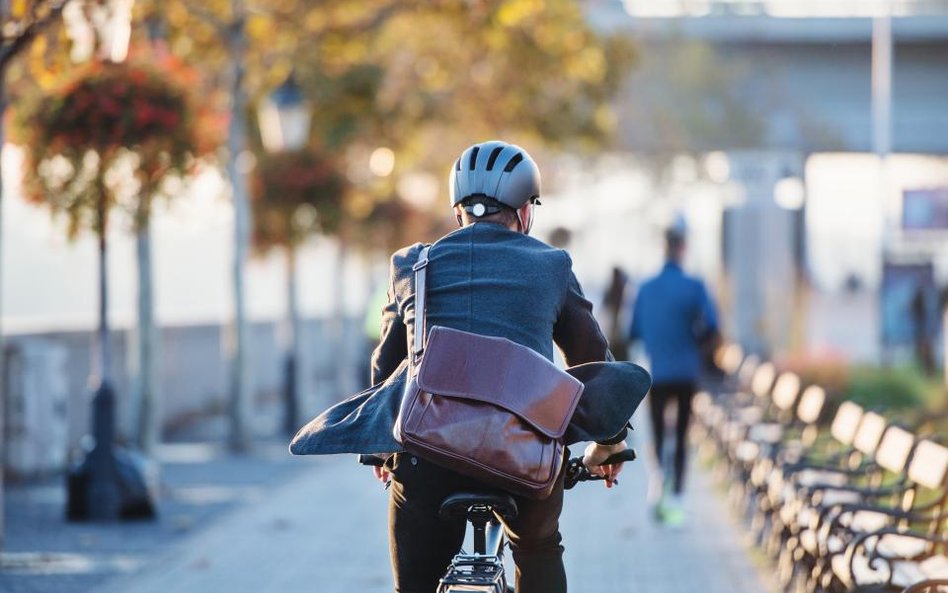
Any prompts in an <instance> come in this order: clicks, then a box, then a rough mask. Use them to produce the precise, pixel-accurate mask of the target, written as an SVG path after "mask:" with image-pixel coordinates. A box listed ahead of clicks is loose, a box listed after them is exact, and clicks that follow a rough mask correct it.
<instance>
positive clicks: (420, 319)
mask: <svg viewBox="0 0 948 593" xmlns="http://www.w3.org/2000/svg"><path fill="white" fill-rule="evenodd" d="M430 249H431V246H430V245H426V246H425V247H423V248H422V250H421V253H420V254H419V255H418V261H417V262H416V263H415V265H414V266H412V270H414V272H415V325H414V328H413V330H412V331H413V333H414V334H415V335H414V336H413V341H414V348H413V352H412V362H413V363H417V362H418V360H419V359H420V358H421V355H422V353H424V351H425V317H426V315H425V292H426V289H427V285H426V273H425V272H426V268H427V267H428V251H429V250H430Z"/></svg>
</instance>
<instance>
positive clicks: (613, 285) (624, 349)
mask: <svg viewBox="0 0 948 593" xmlns="http://www.w3.org/2000/svg"><path fill="white" fill-rule="evenodd" d="M628 286H629V276H628V274H626V273H625V270H623V269H622V268H620V267H619V266H613V267H612V280H610V281H609V288H607V289H606V294H605V296H604V297H603V299H602V308H603V310H604V311H605V315H606V317H605V319H604V320H603V324H604V325H605V328H604V329H605V330H606V338H607V339H608V340H609V350H610V351H611V352H612V356H613V358H615V359H616V360H626V359H628V357H629V351H628V348H629V340H628V337H627V335H626V334H627V332H626V328H627V327H628V321H627V319H626V301H627V298H626V295H627V289H628Z"/></svg>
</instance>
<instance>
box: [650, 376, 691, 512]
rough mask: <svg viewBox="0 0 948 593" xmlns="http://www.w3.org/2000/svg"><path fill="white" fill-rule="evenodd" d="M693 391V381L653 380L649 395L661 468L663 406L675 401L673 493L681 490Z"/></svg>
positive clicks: (657, 455) (663, 439) (653, 433)
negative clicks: (662, 381) (671, 381)
mask: <svg viewBox="0 0 948 593" xmlns="http://www.w3.org/2000/svg"><path fill="white" fill-rule="evenodd" d="M694 394H695V384H694V382H691V381H680V382H674V383H655V384H654V385H652V391H651V393H650V394H649V410H650V411H651V416H652V438H653V439H654V445H655V456H656V457H657V458H658V464H659V465H660V466H662V469H667V468H665V467H664V464H665V457H664V456H663V455H662V449H663V448H664V444H665V408H667V407H668V404H669V402H673V401H674V402H677V403H678V415H677V417H678V418H677V421H676V422H675V482H674V485H673V488H674V492H675V494H681V492H682V490H683V489H684V479H685V455H686V452H687V446H688V443H687V442H686V438H687V436H688V423H689V422H691V400H692V398H693V396H694Z"/></svg>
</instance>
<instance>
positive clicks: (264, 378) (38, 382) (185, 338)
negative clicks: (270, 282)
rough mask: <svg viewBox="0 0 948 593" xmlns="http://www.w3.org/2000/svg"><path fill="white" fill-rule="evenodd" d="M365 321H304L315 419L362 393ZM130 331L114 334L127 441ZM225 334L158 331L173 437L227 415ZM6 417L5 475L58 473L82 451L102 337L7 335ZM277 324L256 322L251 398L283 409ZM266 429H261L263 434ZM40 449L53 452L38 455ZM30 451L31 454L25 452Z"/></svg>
mask: <svg viewBox="0 0 948 593" xmlns="http://www.w3.org/2000/svg"><path fill="white" fill-rule="evenodd" d="M360 326H361V321H359V320H354V319H350V320H347V321H346V322H345V326H344V327H341V326H336V325H335V324H333V323H332V322H330V321H328V320H325V319H309V320H305V321H304V322H303V327H302V335H301V344H302V360H301V364H302V369H301V378H302V386H301V395H302V399H303V402H302V406H301V412H302V414H303V416H304V417H309V416H311V415H313V414H314V413H316V412H317V411H319V410H321V409H323V408H325V407H326V406H328V405H329V404H331V403H332V402H335V401H338V400H339V399H341V398H342V397H344V396H346V395H348V394H350V393H352V392H355V391H356V390H357V389H359V388H360V387H361V380H360V377H361V376H362V371H363V369H364V368H367V367H366V366H365V364H366V363H365V356H366V354H365V353H366V350H365V346H364V343H363V341H362V338H361V333H360ZM130 338H131V334H130V333H129V332H126V331H115V332H113V340H114V342H113V369H114V371H113V372H114V374H115V376H114V377H113V382H114V386H115V389H116V395H117V403H118V410H117V418H118V423H119V427H118V434H119V435H120V438H122V437H124V438H128V437H129V436H130V430H131V429H130V427H131V426H132V425H133V423H132V418H131V416H132V410H133V409H134V408H135V405H134V402H132V401H131V399H132V397H131V394H132V381H133V379H132V378H131V377H130V376H129V371H128V360H129V358H130V351H129V350H128V347H129V340H130ZM226 339H227V329H226V328H225V327H222V326H217V325H196V326H187V327H165V328H161V329H160V331H159V341H160V348H159V352H160V358H159V361H158V366H159V369H160V370H159V388H160V397H161V407H162V421H163V422H162V423H163V426H164V427H165V429H166V430H168V429H173V428H174V427H176V426H179V425H181V424H182V423H184V422H187V421H188V420H189V419H190V418H193V417H195V416H202V415H209V414H220V413H223V412H224V410H226V405H227V392H228V369H227V361H226V348H225V345H226ZM5 341H6V350H5V361H6V362H7V364H6V365H4V368H5V377H4V390H3V392H4V400H5V401H4V405H5V409H6V411H7V413H6V414H5V415H4V418H5V423H6V428H7V430H6V431H5V439H6V445H7V446H6V447H5V448H4V450H5V451H6V455H7V460H6V465H7V467H8V469H10V470H11V471H12V473H15V474H29V473H42V472H48V471H54V470H56V469H57V467H56V466H57V465H61V464H62V463H63V462H64V461H65V459H66V457H67V453H68V452H69V451H71V450H74V449H75V448H77V447H78V446H79V444H80V441H81V439H82V437H83V436H84V435H86V434H87V433H88V432H89V429H90V425H91V418H90V413H91V407H90V402H91V397H92V388H93V387H94V385H93V386H90V371H91V368H90V362H91V361H92V360H93V359H94V354H95V348H96V345H95V336H94V334H93V333H92V332H89V331H72V332H47V333H38V334H19V335H12V336H7V337H6V339H5ZM281 343H282V340H281V333H280V325H279V323H275V322H263V323H254V324H252V326H251V338H250V340H249V346H250V351H251V355H250V359H251V361H252V363H253V370H252V376H253V381H254V385H253V391H254V393H255V397H256V406H257V407H258V409H259V408H263V407H271V408H272V407H273V406H280V405H281V400H280V393H281V387H282V383H283V377H282V365H283V349H282V346H281ZM259 430H261V429H260V428H258V431H259ZM42 448H48V449H51V450H52V451H51V452H50V453H49V454H48V455H46V456H38V455H39V453H34V452H32V451H39V450H40V449H42ZM27 449H28V450H29V451H31V452H29V453H24V451H27Z"/></svg>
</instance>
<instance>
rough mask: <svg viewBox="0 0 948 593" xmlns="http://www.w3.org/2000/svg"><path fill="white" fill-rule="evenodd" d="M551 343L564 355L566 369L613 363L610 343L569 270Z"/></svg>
mask: <svg viewBox="0 0 948 593" xmlns="http://www.w3.org/2000/svg"><path fill="white" fill-rule="evenodd" d="M567 260H568V256H567ZM553 341H554V342H556V345H557V346H559V348H560V350H561V351H562V352H563V358H564V359H565V360H566V366H576V365H578V364H583V363H586V362H602V361H611V360H613V358H612V354H611V353H610V352H609V343H608V341H607V340H606V338H605V336H604V335H603V334H602V330H601V329H600V328H599V323H598V322H597V321H596V318H595V317H593V313H592V303H590V302H589V300H588V299H587V298H586V297H585V296H584V295H583V289H582V288H581V287H580V286H579V281H578V280H577V279H576V275H575V274H573V271H572V269H570V271H569V280H568V281H567V286H566V296H565V297H564V300H563V306H562V307H561V308H560V313H559V317H558V318H557V320H556V324H555V325H554V326H553Z"/></svg>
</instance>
